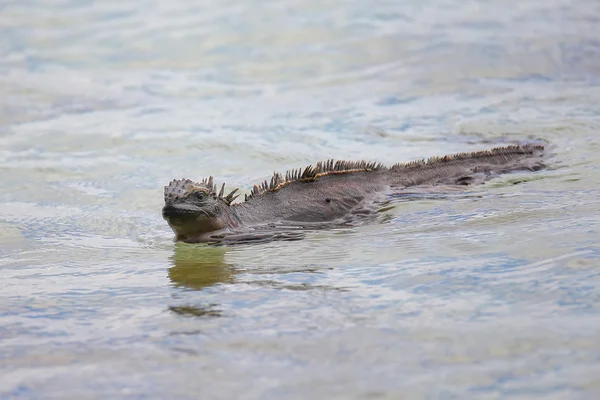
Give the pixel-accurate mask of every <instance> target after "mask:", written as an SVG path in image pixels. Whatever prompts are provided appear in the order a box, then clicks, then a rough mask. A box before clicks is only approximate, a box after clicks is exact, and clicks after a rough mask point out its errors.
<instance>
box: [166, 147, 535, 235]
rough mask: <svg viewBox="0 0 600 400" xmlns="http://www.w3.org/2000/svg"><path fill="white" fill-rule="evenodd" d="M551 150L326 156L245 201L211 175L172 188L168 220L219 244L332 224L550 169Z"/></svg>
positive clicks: (266, 185) (168, 194) (277, 176)
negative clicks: (277, 227)
mask: <svg viewBox="0 0 600 400" xmlns="http://www.w3.org/2000/svg"><path fill="white" fill-rule="evenodd" d="M543 156H544V147H543V146H539V145H524V146H508V147H499V148H495V149H492V150H485V151H478V152H474V153H461V154H454V155H449V156H444V157H432V158H429V159H427V160H420V161H413V162H409V163H406V164H395V165H394V166H392V167H385V166H384V165H382V164H379V163H367V162H364V161H358V162H354V161H337V162H336V161H333V160H329V161H325V162H320V163H318V164H316V166H308V167H306V168H304V169H298V170H293V171H288V172H287V173H286V174H285V175H281V174H279V173H277V172H276V173H275V174H274V175H273V177H272V178H271V180H270V181H269V182H267V181H265V182H263V183H262V184H261V185H255V186H254V188H253V189H252V192H251V194H250V195H246V196H245V197H246V198H245V201H244V202H241V203H233V201H234V200H235V199H236V198H237V197H238V196H239V195H235V193H236V192H237V190H238V189H235V190H234V191H232V192H231V193H229V194H227V195H224V188H225V184H223V186H222V187H221V189H220V191H219V192H218V193H217V187H216V185H214V184H213V178H212V176H211V177H210V178H208V179H204V180H203V181H201V182H193V181H191V180H189V179H177V180H173V181H171V182H170V183H169V185H168V186H165V196H164V197H165V206H164V207H163V210H162V214H163V218H164V219H165V220H166V221H167V222H168V224H169V226H170V227H171V229H173V232H175V240H176V241H184V242H188V243H198V242H218V241H220V239H223V238H226V237H229V236H231V235H235V234H236V232H237V233H239V232H249V231H252V229H253V227H258V226H265V225H268V224H279V223H283V222H285V223H288V224H294V225H303V224H307V225H310V224H313V223H326V222H333V221H338V220H341V219H342V218H344V217H348V216H352V215H353V214H356V215H358V214H360V213H361V212H362V213H364V212H365V210H366V211H367V212H369V210H373V206H374V205H377V204H381V203H382V202H384V201H385V200H386V199H387V198H389V195H390V194H392V193H408V192H410V191H412V190H414V191H416V192H419V193H440V192H444V191H450V190H453V189H454V190H456V189H457V188H460V187H464V186H468V185H472V184H478V183H483V182H485V181H486V180H488V179H490V178H492V177H493V176H496V175H498V174H502V173H507V172H511V171H519V170H530V171H536V170H539V169H541V168H543V167H544V166H545V165H544V163H543Z"/></svg>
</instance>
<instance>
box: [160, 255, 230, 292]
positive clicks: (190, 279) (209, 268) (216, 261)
mask: <svg viewBox="0 0 600 400" xmlns="http://www.w3.org/2000/svg"><path fill="white" fill-rule="evenodd" d="M227 251H228V249H227V248H226V247H208V246H198V245H187V244H182V243H177V244H176V245H175V252H174V253H173V256H172V257H171V260H172V261H173V264H174V265H173V266H172V267H171V268H169V279H170V280H171V282H173V283H174V284H175V286H183V287H187V288H190V289H194V290H202V289H204V288H206V287H209V286H213V285H215V284H217V283H232V282H233V273H234V271H233V268H232V267H231V265H228V264H225V262H224V257H225V253H226V252H227Z"/></svg>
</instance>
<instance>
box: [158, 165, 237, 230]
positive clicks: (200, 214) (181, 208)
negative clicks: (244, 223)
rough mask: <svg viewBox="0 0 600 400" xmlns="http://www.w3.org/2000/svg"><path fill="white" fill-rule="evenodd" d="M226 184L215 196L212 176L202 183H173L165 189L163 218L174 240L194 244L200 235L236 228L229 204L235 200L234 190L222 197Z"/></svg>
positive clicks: (186, 180) (188, 181)
mask: <svg viewBox="0 0 600 400" xmlns="http://www.w3.org/2000/svg"><path fill="white" fill-rule="evenodd" d="M224 189H225V184H223V186H222V187H221V190H220V192H219V193H218V194H217V187H216V185H214V184H213V178H212V176H211V177H210V178H208V179H204V180H203V181H202V182H194V181H191V180H189V179H175V180H172V181H171V182H170V183H169V185H168V186H165V205H164V207H163V209H162V215H163V218H164V219H165V220H166V221H167V223H168V224H169V226H170V227H171V229H173V232H175V235H176V240H183V241H195V240H197V239H199V238H201V237H202V236H203V235H205V234H207V233H210V232H214V231H218V230H220V229H224V228H228V227H232V226H235V225H236V221H235V217H234V213H233V212H232V210H231V202H232V201H233V200H235V199H236V198H237V195H236V196H234V194H235V192H237V190H238V189H235V190H234V191H232V192H231V193H229V194H228V195H227V196H223V190H224Z"/></svg>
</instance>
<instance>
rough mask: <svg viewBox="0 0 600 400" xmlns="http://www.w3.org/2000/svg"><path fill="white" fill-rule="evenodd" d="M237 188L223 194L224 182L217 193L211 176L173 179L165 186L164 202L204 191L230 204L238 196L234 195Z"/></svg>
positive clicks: (170, 201)
mask: <svg viewBox="0 0 600 400" xmlns="http://www.w3.org/2000/svg"><path fill="white" fill-rule="evenodd" d="M238 190H239V189H234V190H232V191H231V192H230V193H229V194H228V195H226V196H224V195H223V193H224V191H225V184H224V183H223V185H222V186H221V190H220V191H219V192H218V193H217V185H215V184H214V182H213V177H212V176H210V177H208V178H204V179H203V180H202V181H201V182H194V181H192V180H190V179H173V180H172V181H171V182H169V184H168V185H167V186H165V203H173V202H176V201H178V200H181V199H183V198H185V197H187V196H189V195H190V194H192V193H196V192H204V193H205V194H206V195H207V196H211V197H213V198H215V199H216V198H219V199H221V200H223V201H224V202H225V203H227V205H230V204H231V203H232V202H233V201H234V200H235V199H236V198H237V197H238V196H239V195H236V196H234V194H235V193H236V192H237V191H238Z"/></svg>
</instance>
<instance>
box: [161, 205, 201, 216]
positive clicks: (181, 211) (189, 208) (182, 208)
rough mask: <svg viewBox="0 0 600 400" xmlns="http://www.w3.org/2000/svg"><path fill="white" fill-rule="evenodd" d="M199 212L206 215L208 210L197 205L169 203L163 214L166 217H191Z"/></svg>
mask: <svg viewBox="0 0 600 400" xmlns="http://www.w3.org/2000/svg"><path fill="white" fill-rule="evenodd" d="M199 214H203V215H206V212H204V211H203V210H202V209H200V208H198V207H196V206H193V205H191V204H185V203H183V204H167V205H165V206H164V207H163V209H162V216H163V218H164V219H170V218H189V217H190V216H193V215H199Z"/></svg>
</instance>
